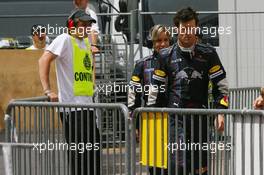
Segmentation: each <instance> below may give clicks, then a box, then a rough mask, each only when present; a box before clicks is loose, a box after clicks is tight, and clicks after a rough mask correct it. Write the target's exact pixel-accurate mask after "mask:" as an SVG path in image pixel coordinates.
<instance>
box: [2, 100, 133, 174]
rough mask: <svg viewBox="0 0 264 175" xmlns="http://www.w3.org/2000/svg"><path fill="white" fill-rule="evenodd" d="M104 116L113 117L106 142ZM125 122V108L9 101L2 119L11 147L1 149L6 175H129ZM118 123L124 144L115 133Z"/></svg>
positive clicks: (120, 136) (118, 134) (119, 134)
mask: <svg viewBox="0 0 264 175" xmlns="http://www.w3.org/2000/svg"><path fill="white" fill-rule="evenodd" d="M27 100H31V99H27ZM42 100H45V99H43V98H42ZM103 117H104V118H113V130H112V131H109V132H108V133H106V134H107V135H106V142H103V141H102V140H103V136H102V135H103V134H102V121H101V119H102V118H103ZM127 119H128V111H127V108H126V106H124V105H123V104H106V103H101V104H96V103H94V104H63V103H50V102H30V101H13V102H11V103H10V104H9V105H8V108H7V112H6V115H5V120H6V142H7V143H6V144H10V145H9V146H8V145H5V148H6V151H5V152H6V153H5V157H7V159H6V160H5V162H6V165H5V167H6V175H33V174H34V175H59V174H63V175H73V174H76V175H77V174H78V175H84V174H107V175H108V174H120V175H121V174H128V172H130V166H129V163H128V161H129V159H130V158H129V156H130V154H128V153H129V151H128V150H130V148H129V146H130V142H129V141H130V138H129V134H128V133H129V132H128V122H127V121H128V120H127ZM122 121H125V122H123V123H125V133H126V135H125V139H126V140H127V141H126V142H123V141H122V131H121V129H118V128H122V127H123V126H121V125H122ZM110 138H111V140H110ZM18 145H19V146H18ZM92 170H93V172H94V173H91V171H92Z"/></svg>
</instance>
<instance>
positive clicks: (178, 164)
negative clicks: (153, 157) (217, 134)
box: [169, 115, 207, 175]
mask: <svg viewBox="0 0 264 175" xmlns="http://www.w3.org/2000/svg"><path fill="white" fill-rule="evenodd" d="M184 117H185V118H186V119H185V128H186V130H185V132H184V127H183V126H184V122H183V116H179V117H178V120H177V121H178V122H176V118H175V115H170V117H169V130H170V134H169V143H170V144H171V145H172V144H175V143H176V130H175V129H176V127H175V125H176V124H177V126H178V128H177V129H178V130H177V131H178V132H177V137H178V141H177V146H178V149H177V150H174V151H173V152H172V150H170V152H169V156H170V162H169V164H170V167H171V173H170V175H172V174H173V175H174V174H175V171H176V168H177V169H178V174H179V175H182V174H184V167H185V168H186V174H187V175H188V174H189V173H191V170H192V166H191V152H192V151H191V149H187V148H186V149H185V150H180V143H184V144H186V146H187V144H189V145H191V144H192V143H197V144H198V143H199V134H200V132H201V134H202V137H201V141H202V143H201V148H202V146H203V143H207V118H206V117H205V116H201V117H200V118H201V123H202V127H201V128H199V117H198V116H193V117H192V119H193V133H192V132H191V116H184ZM191 134H193V140H191ZM184 137H185V140H184ZM190 147H191V146H190ZM182 148H184V147H182ZM201 153H202V156H201V160H202V162H201V165H202V166H201V167H199V159H200V156H199V148H198V147H197V149H196V150H194V149H193V164H194V174H197V173H196V171H198V170H199V169H200V168H205V167H207V150H202V149H201ZM184 157H185V161H184ZM205 174H207V172H205V173H203V175H205Z"/></svg>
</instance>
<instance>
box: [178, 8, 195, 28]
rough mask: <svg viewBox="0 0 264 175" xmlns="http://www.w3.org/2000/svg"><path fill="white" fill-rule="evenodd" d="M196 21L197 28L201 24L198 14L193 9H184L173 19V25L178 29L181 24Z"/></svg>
mask: <svg viewBox="0 0 264 175" xmlns="http://www.w3.org/2000/svg"><path fill="white" fill-rule="evenodd" d="M192 19H194V20H195V24H196V26H197V25H198V23H199V19H198V14H197V13H196V11H194V10H193V9H192V8H191V7H187V8H183V9H181V10H180V11H178V12H177V14H176V15H175V17H174V18H173V23H174V25H175V26H176V27H179V25H180V23H181V22H187V21H190V20H192Z"/></svg>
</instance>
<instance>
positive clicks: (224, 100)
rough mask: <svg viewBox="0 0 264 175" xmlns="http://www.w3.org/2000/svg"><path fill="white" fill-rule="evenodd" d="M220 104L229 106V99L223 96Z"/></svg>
mask: <svg viewBox="0 0 264 175" xmlns="http://www.w3.org/2000/svg"><path fill="white" fill-rule="evenodd" d="M220 104H221V105H223V106H225V107H228V100H227V99H225V98H222V99H221V101H220Z"/></svg>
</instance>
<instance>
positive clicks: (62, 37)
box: [52, 33, 71, 44]
mask: <svg viewBox="0 0 264 175" xmlns="http://www.w3.org/2000/svg"><path fill="white" fill-rule="evenodd" d="M70 39H71V36H70V35H69V34H67V33H63V34H60V35H58V36H57V37H56V38H55V39H54V40H53V41H52V43H61V44H63V43H65V42H67V41H70Z"/></svg>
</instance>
